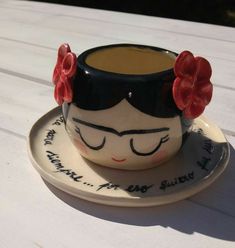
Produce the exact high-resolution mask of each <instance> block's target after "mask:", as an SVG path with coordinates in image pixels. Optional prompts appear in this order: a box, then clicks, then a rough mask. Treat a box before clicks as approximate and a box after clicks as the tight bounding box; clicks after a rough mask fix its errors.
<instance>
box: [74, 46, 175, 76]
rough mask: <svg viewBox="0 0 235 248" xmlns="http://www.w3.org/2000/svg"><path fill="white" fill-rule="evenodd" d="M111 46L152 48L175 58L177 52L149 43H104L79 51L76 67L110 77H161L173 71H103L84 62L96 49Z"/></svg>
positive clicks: (171, 69)
mask: <svg viewBox="0 0 235 248" xmlns="http://www.w3.org/2000/svg"><path fill="white" fill-rule="evenodd" d="M113 47H138V48H148V49H152V50H155V51H158V52H159V51H162V52H165V53H172V54H173V55H175V59H176V57H177V56H178V54H177V53H176V52H173V51H171V50H168V49H165V48H161V47H155V46H149V45H140V44H131V43H119V44H111V45H104V46H99V47H94V48H91V49H88V50H86V51H84V52H83V53H81V54H80V55H79V56H78V58H77V62H78V63H77V64H78V67H80V68H81V69H83V70H85V71H88V70H89V71H88V73H91V74H94V73H98V74H99V75H100V76H102V75H103V76H112V77H118V78H126V79H127V78H133V79H137V78H143V77H144V78H149V77H159V76H160V77H161V76H162V75H164V74H168V73H172V72H173V70H174V69H173V67H172V68H170V69H167V70H163V71H160V72H153V73H145V74H133V73H128V74H124V73H120V72H111V71H105V70H102V69H99V68H95V67H93V66H91V65H89V64H87V63H86V59H87V57H88V56H89V55H90V54H92V53H94V52H96V51H98V50H103V49H106V48H113Z"/></svg>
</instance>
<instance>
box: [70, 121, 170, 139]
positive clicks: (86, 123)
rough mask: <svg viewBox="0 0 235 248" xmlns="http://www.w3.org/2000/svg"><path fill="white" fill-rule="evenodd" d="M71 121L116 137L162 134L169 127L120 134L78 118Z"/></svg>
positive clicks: (127, 131) (135, 130)
mask: <svg viewBox="0 0 235 248" xmlns="http://www.w3.org/2000/svg"><path fill="white" fill-rule="evenodd" d="M72 119H73V121H75V122H77V123H80V124H82V125H85V126H88V127H92V128H95V129H99V130H101V131H105V132H109V133H113V134H116V135H117V136H123V135H127V134H147V133H158V132H163V131H169V130H170V128H169V127H162V128H153V129H133V130H125V131H122V132H118V131H117V130H115V129H113V128H110V127H104V126H101V125H96V124H93V123H90V122H86V121H83V120H80V119H78V118H74V117H73V118H72Z"/></svg>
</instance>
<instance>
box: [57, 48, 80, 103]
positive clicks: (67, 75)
mask: <svg viewBox="0 0 235 248" xmlns="http://www.w3.org/2000/svg"><path fill="white" fill-rule="evenodd" d="M76 68H77V57H76V55H75V54H74V53H72V52H71V50H70V47H69V45H68V44H63V45H61V46H60V48H59V50H58V57H57V62H56V66H55V69H54V73H53V79H52V81H53V83H54V84H55V91H54V97H55V100H56V101H57V103H58V104H59V105H62V104H63V102H68V103H69V102H71V101H72V98H73V91H72V77H73V76H74V75H75V73H76Z"/></svg>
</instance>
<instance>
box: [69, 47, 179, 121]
mask: <svg viewBox="0 0 235 248" xmlns="http://www.w3.org/2000/svg"><path fill="white" fill-rule="evenodd" d="M123 46H125V47H128V46H132V47H133V46H134V47H137V48H139V49H142V48H143V49H146V48H147V49H152V50H155V51H162V52H167V53H168V52H170V53H172V54H174V55H175V56H177V54H176V53H174V52H171V51H167V50H165V49H162V48H157V47H151V46H143V45H133V44H116V45H109V46H103V47H96V48H93V49H90V50H87V51H85V52H84V53H82V54H81V55H79V56H78V58H77V72H76V75H75V77H74V79H73V101H72V102H73V103H74V104H75V105H76V106H78V107H79V108H81V109H85V110H102V109H108V108H111V107H113V106H115V105H116V104H118V103H119V102H120V101H122V100H123V99H126V100H127V101H128V102H129V103H130V104H131V105H132V106H134V107H135V108H136V109H138V110H140V111H141V112H144V113H146V114H149V115H152V116H155V117H163V118H167V117H174V116H177V115H180V116H181V115H182V111H180V110H179V109H178V108H177V106H176V105H175V103H174V100H173V96H172V84H173V81H174V79H175V75H174V71H173V68H172V69H168V70H165V71H162V72H157V73H150V74H141V75H136V74H135V75H130V74H121V73H114V72H108V71H103V70H101V69H97V68H94V67H92V66H90V65H88V64H87V63H86V58H87V56H88V55H89V54H91V53H93V52H96V51H98V50H101V49H106V48H112V47H123Z"/></svg>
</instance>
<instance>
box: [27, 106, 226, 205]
mask: <svg viewBox="0 0 235 248" xmlns="http://www.w3.org/2000/svg"><path fill="white" fill-rule="evenodd" d="M28 151H29V156H30V160H31V162H32V164H33V165H34V167H35V168H36V170H37V171H38V172H39V173H40V175H41V176H42V177H43V178H44V179H45V180H46V181H48V182H49V183H51V184H52V185H54V186H55V187H57V188H59V189H61V190H63V191H65V192H67V193H69V194H71V195H74V196H77V197H80V198H82V199H86V200H89V201H93V202H97V203H102V204H107V205H114V206H128V207H143V206H154V205H161V204H166V203H171V202H175V201H178V200H181V199H185V198H187V197H190V196H192V195H193V194H195V193H197V192H199V191H201V190H202V189H204V188H206V187H207V186H209V185H210V184H211V183H212V182H213V181H214V180H215V179H216V178H218V176H219V175H220V174H221V173H222V172H223V171H224V169H225V168H226V166H227V164H228V160H229V145H228V143H227V141H226V139H225V137H224V135H223V133H222V132H221V130H220V129H219V128H218V127H217V126H216V125H214V124H213V123H211V122H210V121H209V120H207V119H206V118H204V117H200V118H197V119H195V121H194V125H193V131H192V132H191V134H190V136H189V137H188V139H187V141H186V142H185V144H184V146H183V147H182V149H181V151H180V152H179V153H178V154H177V155H176V156H175V157H173V158H172V159H171V160H170V161H169V162H167V163H165V164H163V165H161V166H158V167H155V168H153V169H148V170H143V171H123V170H116V169H111V168H107V167H103V166H100V165H96V164H94V163H92V162H90V161H88V160H86V159H85V158H83V157H82V156H80V154H79V153H78V151H77V150H76V148H75V147H74V146H73V144H72V143H71V141H70V139H69V138H68V136H67V133H66V131H65V128H64V123H63V118H62V116H61V109H60V108H59V107H57V108H55V109H53V110H51V111H50V112H49V113H47V114H46V115H44V116H43V117H42V118H40V119H39V120H38V121H37V122H36V123H35V124H34V126H33V127H32V129H31V131H30V134H29V138H28Z"/></svg>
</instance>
